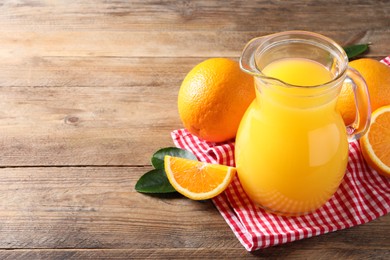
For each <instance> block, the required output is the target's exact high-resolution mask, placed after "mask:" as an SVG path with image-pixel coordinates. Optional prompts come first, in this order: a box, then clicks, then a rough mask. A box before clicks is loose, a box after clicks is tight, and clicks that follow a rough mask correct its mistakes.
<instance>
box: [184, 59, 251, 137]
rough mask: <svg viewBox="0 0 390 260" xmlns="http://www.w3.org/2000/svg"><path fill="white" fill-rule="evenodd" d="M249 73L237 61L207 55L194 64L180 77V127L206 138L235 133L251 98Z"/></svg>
mask: <svg viewBox="0 0 390 260" xmlns="http://www.w3.org/2000/svg"><path fill="white" fill-rule="evenodd" d="M254 88H255V87H254V80H253V77H252V76H250V75H248V74H246V73H244V72H243V71H241V69H240V67H239V64H238V62H236V61H234V60H231V59H227V58H211V59H207V60H205V61H203V62H201V63H199V64H198V65H196V66H195V67H194V68H193V69H192V70H191V71H190V72H189V73H188V74H187V76H186V77H185V78H184V80H183V82H182V84H181V87H180V91H179V95H178V109H179V114H180V119H181V121H182V122H183V125H184V127H185V128H186V129H187V130H188V131H189V132H190V133H192V134H194V135H196V136H198V137H199V138H201V139H203V140H206V141H210V142H223V141H227V140H229V139H233V138H234V137H235V136H236V133H237V129H238V126H239V124H240V121H241V118H242V116H243V115H244V113H245V111H246V109H247V108H248V106H249V104H250V103H251V102H252V101H253V100H254V98H255V89H254Z"/></svg>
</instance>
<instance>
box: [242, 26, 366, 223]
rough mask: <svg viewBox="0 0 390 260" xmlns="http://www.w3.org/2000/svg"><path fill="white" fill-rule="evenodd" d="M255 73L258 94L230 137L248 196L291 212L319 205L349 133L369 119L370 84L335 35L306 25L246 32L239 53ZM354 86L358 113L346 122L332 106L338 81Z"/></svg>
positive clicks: (336, 174) (336, 176) (341, 166)
mask: <svg viewBox="0 0 390 260" xmlns="http://www.w3.org/2000/svg"><path fill="white" fill-rule="evenodd" d="M240 66H241V69H242V70H243V71H245V72H246V73H249V74H251V75H253V76H254V81H255V87H256V99H255V100H254V101H253V102H252V104H251V105H250V106H249V107H248V109H247V111H246V113H245V115H244V116H243V118H242V120H241V123H240V126H239V129H238V132H237V136H236V145H235V160H236V167H237V173H238V177H239V179H240V182H241V185H242V187H243V189H244V191H245V192H246V193H247V195H248V196H249V198H250V199H251V200H252V201H253V202H254V203H256V204H257V205H259V206H260V207H262V208H264V209H265V210H267V211H271V212H273V213H277V214H281V215H286V216H291V215H302V214H306V213H309V212H312V211H314V210H316V209H318V208H320V207H321V206H322V205H324V204H325V203H326V202H327V201H328V200H329V199H330V198H331V197H332V196H333V194H334V193H335V192H336V190H337V188H338V186H339V185H340V183H341V181H342V179H343V176H344V173H345V171H346V167H347V162H348V141H351V140H356V139H358V138H360V137H361V136H362V135H363V134H364V133H365V131H366V130H367V128H368V126H369V122H370V115H371V110H370V102H369V96H368V91H367V86H366V84H365V81H364V79H363V78H362V77H361V76H360V75H359V73H358V72H357V71H355V70H353V69H352V68H349V67H348V58H347V55H346V54H345V52H344V50H343V49H342V48H341V47H340V46H339V45H337V44H336V43H335V42H334V41H333V40H331V39H329V38H327V37H324V36H322V35H319V34H315V33H311V32H304V31H289V32H282V33H276V34H272V35H269V36H265V37H259V38H255V39H253V40H251V41H250V42H249V43H248V44H247V45H246V47H245V49H244V51H243V53H242V56H241V58H240ZM345 84H346V85H348V86H346V87H351V88H352V89H353V92H354V94H355V101H356V110H357V113H356V114H357V116H356V120H355V122H354V123H353V124H352V125H349V126H347V127H346V126H345V125H344V122H343V119H342V117H341V115H340V114H339V113H338V112H337V111H336V102H337V97H338V95H339V93H340V90H341V87H342V86H343V85H345Z"/></svg>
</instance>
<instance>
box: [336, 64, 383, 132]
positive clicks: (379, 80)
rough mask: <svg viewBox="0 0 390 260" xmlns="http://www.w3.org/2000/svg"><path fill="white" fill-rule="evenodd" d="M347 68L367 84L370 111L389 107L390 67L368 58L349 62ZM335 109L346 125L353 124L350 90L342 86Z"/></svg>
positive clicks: (353, 104) (352, 104)
mask: <svg viewBox="0 0 390 260" xmlns="http://www.w3.org/2000/svg"><path fill="white" fill-rule="evenodd" d="M349 66H351V67H352V68H354V69H356V70H357V71H358V72H359V73H360V74H361V75H362V76H363V78H364V80H365V81H366V83H367V87H368V92H369V94H370V101H371V111H375V110H376V109H378V108H379V107H382V106H385V105H390V67H388V66H386V65H385V64H383V63H381V62H379V61H377V60H374V59H370V58H361V59H357V60H354V61H351V62H350V63H349ZM337 109H338V111H340V113H341V115H342V117H343V119H344V123H345V124H346V125H350V124H352V123H353V122H354V120H355V116H356V108H355V98H354V95H353V91H352V88H349V87H346V86H343V88H342V89H341V93H340V96H339V99H338V101H337Z"/></svg>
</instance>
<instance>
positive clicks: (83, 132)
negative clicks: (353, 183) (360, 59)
mask: <svg viewBox="0 0 390 260" xmlns="http://www.w3.org/2000/svg"><path fill="white" fill-rule="evenodd" d="M389 14H390V1H388V0H379V1H363V0H347V1H342V2H340V1H336V0H327V1H325V0H321V1H298V0H291V1H276V0H275V1H268V0H260V1H224V2H221V1H216V0H211V1H210V0H199V1H187V0H181V1H174V0H166V1H152V0H146V1H143V0H132V1H126V0H116V1H105V0H86V1H58V0H51V1H47V0H7V1H1V2H0V108H1V109H0V111H1V112H0V147H1V149H0V259H111V258H115V259H147V258H149V259H175V258H181V259H191V258H194V259H199V258H206V259H207V258H210V259H218V258H219V259H238V258H244V259H247V258H255V257H256V258H258V257H260V258H283V259H285V258H300V259H302V258H303V259H345V258H346V259H388V258H390V255H389V254H390V253H389V252H390V244H389V243H388V233H389V231H390V217H389V216H384V217H381V218H379V219H377V220H375V221H372V222H370V223H367V224H365V225H361V226H357V227H353V228H351V229H347V230H341V231H337V232H333V233H329V234H325V235H321V236H318V237H313V238H310V239H305V240H301V241H296V242H293V243H289V244H286V245H281V246H276V247H272V248H267V249H264V250H259V251H257V252H254V253H248V252H246V251H245V250H244V248H243V247H242V246H241V245H240V243H239V241H238V240H237V239H236V238H235V236H234V234H233V232H232V231H231V230H230V228H229V227H228V225H227V224H226V223H225V221H224V220H223V218H222V217H221V215H220V214H219V213H218V211H217V210H216V209H215V207H214V206H213V204H212V203H211V202H210V201H206V202H194V201H190V200H188V199H184V198H183V197H181V196H179V195H166V196H162V197H157V196H149V195H142V194H139V193H137V192H136V191H135V190H134V185H135V183H136V181H137V180H138V179H139V177H140V176H141V175H142V174H143V173H145V172H146V171H148V170H150V169H151V166H150V161H149V160H150V156H151V155H152V153H153V152H154V151H155V150H157V149H159V148H160V147H165V146H172V145H173V144H172V141H171V138H170V135H169V133H170V132H171V131H172V130H173V129H176V128H179V127H181V123H180V119H179V116H178V112H177V107H176V98H177V92H178V89H179V87H180V84H181V81H182V80H183V78H184V77H185V75H186V73H187V72H188V71H189V70H190V69H191V68H192V67H193V66H195V65H196V64H197V63H199V62H201V61H202V60H204V59H206V58H209V57H230V58H232V59H235V60H237V59H238V58H239V56H240V53H241V51H242V49H243V47H244V45H245V44H246V43H247V42H248V41H249V40H250V39H252V38H254V37H258V36H262V35H266V34H270V33H273V32H278V31H284V30H309V31H315V32H318V33H321V34H324V35H326V36H329V37H331V38H333V39H334V40H336V41H337V42H338V43H339V44H341V45H343V46H344V45H348V44H353V43H367V42H371V43H372V44H371V45H370V50H369V52H368V53H366V54H365V56H367V57H372V58H375V59H381V58H383V57H385V56H387V55H389V54H390V45H389V44H388V43H389V42H390V16H389Z"/></svg>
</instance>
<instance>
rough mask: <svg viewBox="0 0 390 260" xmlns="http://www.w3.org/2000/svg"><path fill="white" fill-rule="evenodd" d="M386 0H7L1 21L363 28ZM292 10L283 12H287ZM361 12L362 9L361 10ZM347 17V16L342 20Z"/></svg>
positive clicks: (371, 24) (374, 24) (384, 24)
mask: <svg viewBox="0 0 390 260" xmlns="http://www.w3.org/2000/svg"><path fill="white" fill-rule="evenodd" d="M389 10H390V7H389V4H388V1H364V0H352V1H343V2H340V1H337V0H328V1H323V0H322V1H299V0H291V1H267V0H261V1H255V2H254V1H232V2H227V3H224V4H221V2H220V1H218V0H201V1H175V0H169V1H163V2H160V1H152V0H148V1H143V0H137V1H134V0H133V1H131V2H129V1H126V0H119V1H104V0H99V1H91V0H89V1H83V2H82V3H78V2H72V1H71V2H69V1H65V2H63V1H42V0H41V1H39V0H38V1H7V2H6V3H4V4H2V5H1V6H0V13H1V14H2V15H1V16H0V26H1V27H3V28H10V29H11V30H28V31H39V30H42V31H48V30H54V31H55V30H60V31H71V30H79V31H81V30H83V31H89V30H100V29H104V30H126V31H156V30H160V31H167V30H168V31H174V30H195V31H196V30H204V31H208V30H210V31H218V32H220V31H222V30H227V31H232V30H233V31H247V30H252V31H254V30H259V29H261V30H268V31H281V30H289V29H291V28H294V29H303V30H318V29H320V28H327V30H329V31H330V30H332V31H338V32H345V31H349V32H351V31H355V32H357V31H366V30H367V28H375V29H380V28H382V29H388V28H389V27H390V23H389V19H388V18H389V17H388V13H389ZM288 14H291V15H289V16H288V18H287V17H286V15H288ZM362 14H364V15H362ZM346 21H347V22H346Z"/></svg>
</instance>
